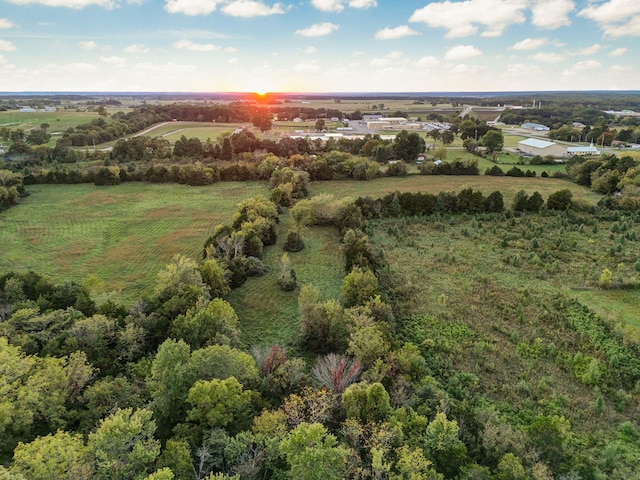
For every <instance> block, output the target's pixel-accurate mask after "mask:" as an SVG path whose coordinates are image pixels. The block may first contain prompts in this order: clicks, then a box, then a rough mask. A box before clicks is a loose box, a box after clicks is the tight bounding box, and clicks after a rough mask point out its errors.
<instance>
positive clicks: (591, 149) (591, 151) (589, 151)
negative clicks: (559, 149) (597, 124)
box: [567, 142, 600, 156]
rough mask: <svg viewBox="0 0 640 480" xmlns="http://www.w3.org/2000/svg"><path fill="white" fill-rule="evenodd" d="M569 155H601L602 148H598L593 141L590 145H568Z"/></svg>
mask: <svg viewBox="0 0 640 480" xmlns="http://www.w3.org/2000/svg"><path fill="white" fill-rule="evenodd" d="M567 155H569V156H573V155H579V156H586V155H600V150H598V149H597V148H596V147H595V146H594V145H593V142H591V145H589V146H588V147H568V148H567Z"/></svg>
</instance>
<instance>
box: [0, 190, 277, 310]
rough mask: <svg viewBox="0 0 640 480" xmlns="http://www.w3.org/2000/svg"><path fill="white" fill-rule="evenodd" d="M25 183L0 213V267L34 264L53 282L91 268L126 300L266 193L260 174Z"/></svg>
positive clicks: (79, 276)
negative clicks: (193, 183) (179, 180)
mask: <svg viewBox="0 0 640 480" xmlns="http://www.w3.org/2000/svg"><path fill="white" fill-rule="evenodd" d="M28 191H29V192H30V193H31V195H30V196H29V197H27V198H25V199H23V200H22V202H21V204H20V205H18V206H16V207H13V208H10V209H9V210H6V211H4V212H1V213H0V225H1V228H0V244H1V245H2V255H0V272H5V271H9V270H21V271H26V270H34V271H36V272H39V273H43V274H46V275H48V276H49V277H50V278H51V280H52V281H54V282H56V283H59V282H62V281H64V280H75V281H78V282H83V281H85V280H86V279H87V278H88V277H89V276H95V277H97V279H99V280H100V281H99V282H97V283H98V285H99V288H98V290H99V292H98V293H108V292H115V295H114V296H115V298H114V299H115V300H119V301H122V302H124V303H130V302H132V301H134V300H135V299H137V298H139V297H140V296H141V295H142V294H143V293H144V292H145V291H147V290H148V289H149V288H151V287H152V286H153V284H154V282H155V278H156V274H157V272H158V270H160V269H161V268H162V267H163V266H164V265H165V264H166V263H167V262H168V261H169V260H170V259H171V258H172V257H173V255H175V254H176V253H182V254H184V255H187V256H191V257H194V258H196V257H198V256H199V255H200V254H201V249H202V245H203V243H204V241H205V240H206V238H207V237H208V235H209V234H210V232H211V231H212V229H213V227H214V226H215V225H216V224H217V223H220V222H222V221H225V220H228V219H230V218H231V216H232V214H233V211H234V210H235V206H236V204H237V203H238V202H239V201H241V200H243V199H245V198H249V197H253V196H256V195H258V194H262V195H267V196H268V188H267V185H266V183H264V182H242V183H241V182H225V183H218V184H215V185H212V186H207V187H190V186H184V185H175V184H172V185H156V184H144V183H126V184H123V185H119V186H115V187H96V186H94V185H87V184H85V185H37V186H36V185H34V186H30V187H28ZM94 280H95V278H94ZM93 283H94V284H95V283H96V282H95V281H94V282H93Z"/></svg>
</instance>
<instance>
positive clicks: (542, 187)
mask: <svg viewBox="0 0 640 480" xmlns="http://www.w3.org/2000/svg"><path fill="white" fill-rule="evenodd" d="M487 162H488V161H487ZM489 163H490V162H489ZM464 188H473V189H474V190H480V191H482V192H483V193H485V194H488V193H491V192H494V191H496V190H500V191H501V192H502V194H503V195H504V199H505V206H509V205H510V202H511V200H512V199H513V196H514V195H515V194H516V192H518V191H519V190H525V191H526V192H528V193H529V194H531V193H533V192H535V191H538V192H540V194H541V195H542V197H543V198H545V199H546V198H547V197H548V196H549V195H550V194H551V193H553V192H557V191H558V190H563V189H569V190H571V192H572V193H573V196H574V199H576V200H578V199H581V200H584V201H586V202H588V203H591V204H595V203H597V202H598V200H600V198H602V197H601V196H600V195H598V194H596V193H594V192H592V191H590V190H589V189H588V188H585V187H581V186H580V185H576V184H575V183H571V182H568V181H566V180H561V179H556V178H539V177H532V178H520V177H492V176H488V175H466V176H454V175H408V176H406V177H388V178H378V179H375V180H370V181H358V180H340V181H326V182H312V183H311V188H310V191H311V195H318V194H320V193H331V194H333V195H335V196H336V197H338V198H340V197H348V196H350V197H353V198H357V197H360V196H370V197H373V198H378V197H381V196H384V195H386V194H387V193H389V192H395V191H396V190H398V191H401V192H417V191H422V192H429V193H438V192H442V191H454V192H458V191H460V190H462V189H464Z"/></svg>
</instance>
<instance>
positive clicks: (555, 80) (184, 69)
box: [0, 0, 640, 92]
mask: <svg viewBox="0 0 640 480" xmlns="http://www.w3.org/2000/svg"><path fill="white" fill-rule="evenodd" d="M638 52H640V1H639V0H593V1H591V0H462V1H461V0H442V1H440V0H439V1H427V0H281V1H277V2H276V1H273V0H0V91H180V92H244V91H251V92H253V91H271V92H275V91H302V92H417V91H505V90H506V91H518V90H592V89H599V90H610V89H614V90H637V89H640V62H638V59H639V58H640V57H639V54H638Z"/></svg>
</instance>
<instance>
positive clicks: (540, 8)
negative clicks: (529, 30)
mask: <svg viewBox="0 0 640 480" xmlns="http://www.w3.org/2000/svg"><path fill="white" fill-rule="evenodd" d="M575 8H576V4H575V3H574V2H573V0H536V1H535V3H534V5H533V6H532V7H531V13H532V18H531V23H533V24H534V25H535V26H536V27H540V28H545V29H547V30H555V29H557V28H560V27H564V26H566V25H571V20H570V19H569V14H570V13H571V12H572V11H573V10H574V9H575Z"/></svg>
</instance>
